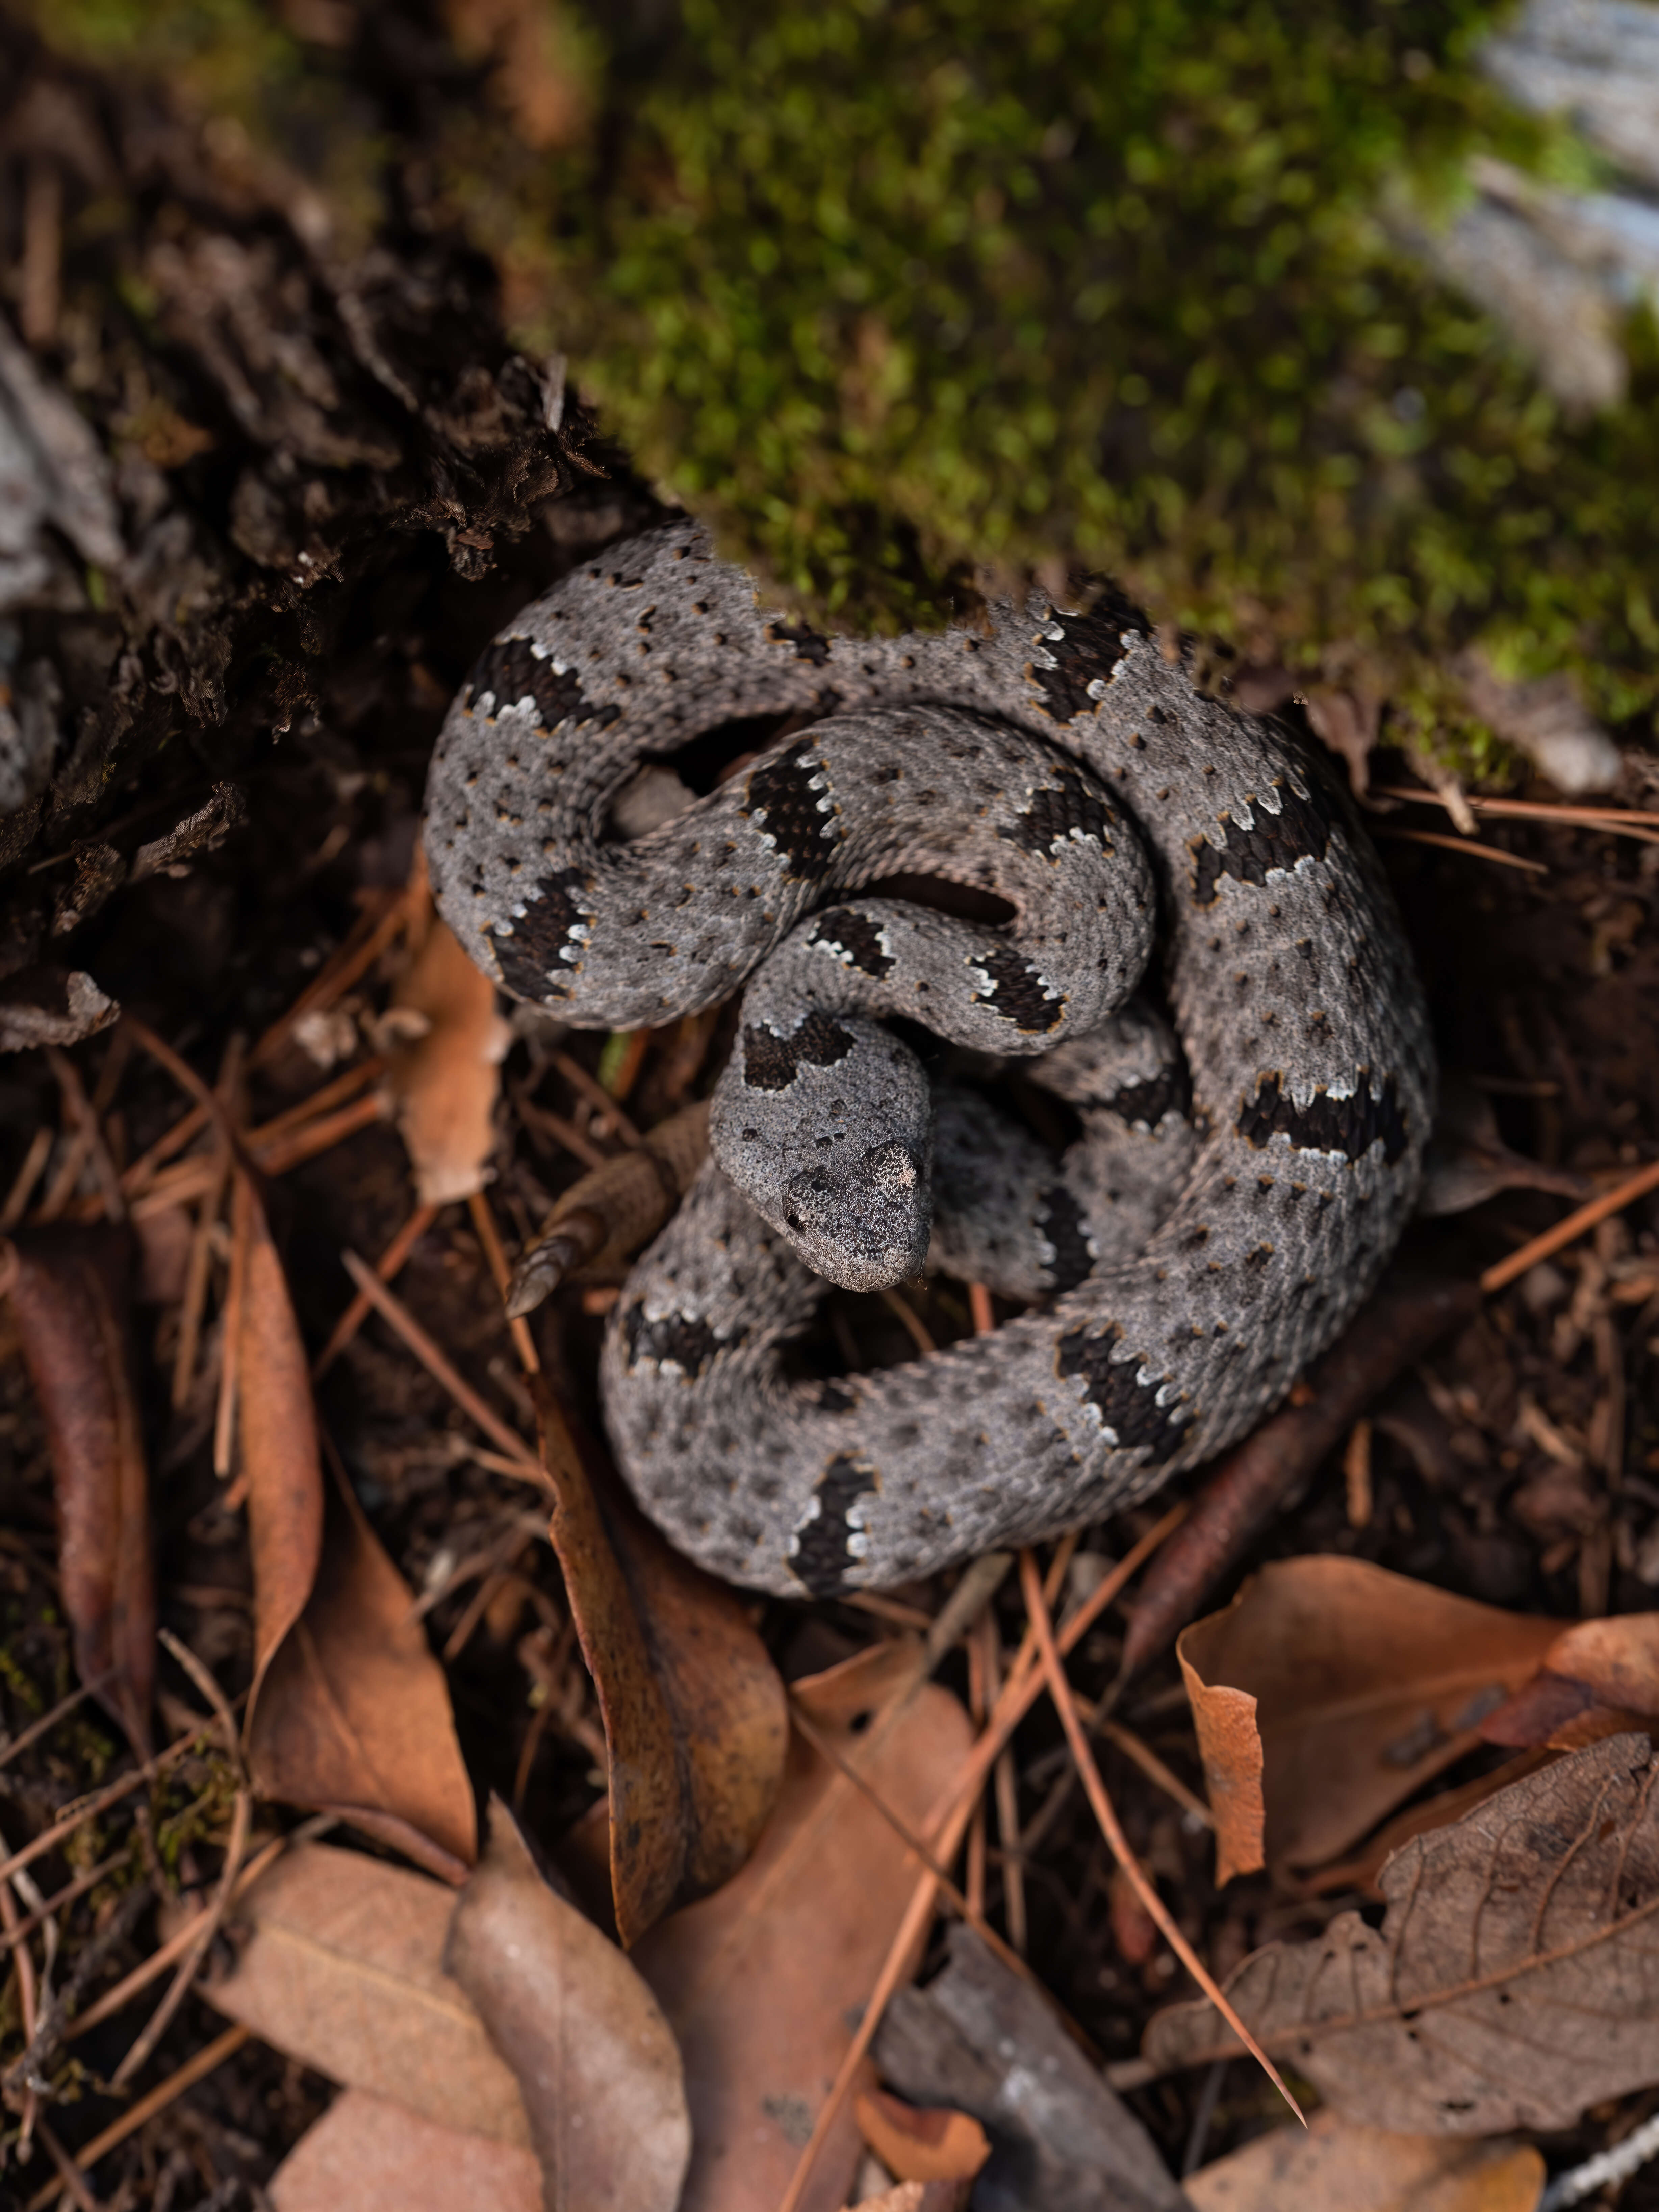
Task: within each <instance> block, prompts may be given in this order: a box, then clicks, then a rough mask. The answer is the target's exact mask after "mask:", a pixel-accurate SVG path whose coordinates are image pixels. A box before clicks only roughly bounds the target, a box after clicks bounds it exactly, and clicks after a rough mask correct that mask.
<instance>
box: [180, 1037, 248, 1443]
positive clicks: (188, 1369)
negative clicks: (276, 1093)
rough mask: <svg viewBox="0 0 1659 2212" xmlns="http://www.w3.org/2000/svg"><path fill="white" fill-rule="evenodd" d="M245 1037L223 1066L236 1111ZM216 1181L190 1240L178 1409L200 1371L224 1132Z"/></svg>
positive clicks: (225, 1150) (221, 1190)
mask: <svg viewBox="0 0 1659 2212" xmlns="http://www.w3.org/2000/svg"><path fill="white" fill-rule="evenodd" d="M241 1059H242V1039H241V1037H240V1035H238V1036H233V1037H232V1039H231V1041H230V1042H229V1044H228V1046H227V1048H226V1049H225V1056H224V1059H223V1060H222V1062H221V1063H220V1067H219V1096H220V1098H221V1100H222V1103H223V1104H224V1106H225V1109H226V1110H227V1111H228V1112H230V1111H234V1103H235V1097H236V1085H237V1080H238V1077H239V1075H240V1069H241ZM213 1161H214V1171H213V1181H212V1182H211V1184H210V1186H209V1188H208V1189H207V1191H206V1192H205V1193H204V1195H203V1198H202V1202H201V1209H200V1211H199V1212H198V1213H197V1217H196V1228H195V1231H194V1233H193V1234H192V1236H191V1240H190V1259H189V1261H188V1263H187V1265H186V1267H185V1296H184V1302H183V1304H182V1305H181V1307H180V1308H179V1344H178V1349H177V1351H176V1352H175V1353H174V1355H173V1408H174V1410H175V1412H176V1411H177V1410H179V1408H180V1407H183V1406H184V1405H185V1402H186V1401H187V1400H188V1398H189V1396H190V1386H191V1383H192V1382H193V1381H194V1379H195V1375H196V1354H197V1350H198V1348H199V1346H200V1343H201V1336H202V1315H203V1312H204V1309H205V1307H206V1304H207V1288H208V1263H209V1261H210V1258H211V1256H212V1237H213V1230H214V1226H215V1224H216V1222H217V1221H218V1218H219V1209H220V1207H221V1206H222V1205H223V1204H224V1198H225V1186H226V1184H227V1183H228V1182H229V1181H230V1170H231V1149H230V1146H229V1145H228V1143H227V1142H226V1140H225V1139H224V1137H223V1136H222V1135H221V1137H220V1139H219V1142H218V1143H217V1145H216V1146H215V1147H214V1155H213Z"/></svg>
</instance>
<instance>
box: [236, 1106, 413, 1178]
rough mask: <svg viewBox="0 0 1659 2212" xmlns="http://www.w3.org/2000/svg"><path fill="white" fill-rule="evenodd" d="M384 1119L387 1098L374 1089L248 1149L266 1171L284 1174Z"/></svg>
mask: <svg viewBox="0 0 1659 2212" xmlns="http://www.w3.org/2000/svg"><path fill="white" fill-rule="evenodd" d="M385 1119H386V1101H385V1100H384V1099H383V1098H382V1097H380V1093H379V1092H378V1091H374V1092H371V1093H370V1095H369V1096H368V1097H366V1098H356V1099H354V1100H353V1101H352V1103H351V1104H350V1105H349V1106H342V1107H340V1108H339V1109H337V1111H336V1112H335V1113H332V1114H323V1115H319V1116H318V1117H317V1119H316V1120H315V1121H304V1122H302V1123H301V1125H300V1127H298V1128H297V1129H289V1130H288V1131H287V1132H286V1133H284V1134H283V1135H282V1136H280V1137H276V1138H273V1139H270V1140H269V1141H267V1142H261V1143H258V1144H254V1143H250V1144H249V1146H248V1149H249V1151H250V1152H252V1155H253V1158H255V1159H256V1160H257V1161H258V1164H259V1165H260V1166H261V1167H262V1168H263V1169H264V1172H265V1173H266V1174H267V1175H273V1176H279V1175H287V1174H288V1173H289V1170H291V1169H294V1168H297V1167H302V1166H303V1165H304V1164H305V1163H306V1162H307V1160H314V1159H315V1158H316V1157H317V1155H318V1154H319V1152H332V1150H333V1149H334V1147H335V1146H336V1145H339V1144H343V1143H344V1141H345V1139H347V1138H348V1137H355V1136H356V1133H357V1132H358V1130H359V1129H368V1128H372V1127H374V1123H375V1122H376V1121H385Z"/></svg>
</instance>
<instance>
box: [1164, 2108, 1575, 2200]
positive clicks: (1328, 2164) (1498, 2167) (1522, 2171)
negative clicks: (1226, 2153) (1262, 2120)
mask: <svg viewBox="0 0 1659 2212" xmlns="http://www.w3.org/2000/svg"><path fill="white" fill-rule="evenodd" d="M1543 2186H1544V2161H1543V2160H1542V2159H1541V2157H1540V2156H1539V2154H1538V2153H1537V2152H1536V2151H1535V2150H1534V2149H1533V2148H1532V2147H1531V2145H1530V2144H1528V2143H1516V2142H1506V2141H1504V2140H1503V2139H1502V2138H1501V2137H1500V2138H1499V2139H1498V2141H1496V2142H1464V2141H1462V2140H1460V2139H1458V2138H1457V2137H1455V2136H1401V2135H1390V2134H1389V2132H1388V2131H1387V2130H1385V2129H1383V2128H1368V2127H1363V2126H1361V2125H1360V2124H1358V2122H1356V2121H1353V2120H1345V2119H1343V2118H1341V2117H1340V2114H1338V2113H1336V2112H1316V2113H1315V2114H1314V2116H1313V2118H1312V2119H1311V2120H1310V2122H1309V2124H1308V2125H1307V2127H1306V2128H1305V2129H1304V2128H1274V2129H1273V2130H1270V2131H1269V2132H1268V2133H1267V2135H1265V2136H1257V2137H1256V2139H1255V2142H1251V2143H1246V2144H1245V2146H1244V2148H1243V2150H1237V2151H1234V2152H1233V2153H1232V2154H1231V2157H1228V2158H1221V2159H1217V2160H1216V2161H1215V2162H1214V2164H1213V2165H1212V2166H1205V2167H1204V2168H1203V2169H1202V2170H1201V2171H1200V2172H1197V2173H1192V2174H1188V2177H1187V2180H1186V2183H1185V2187H1186V2191H1187V2195H1188V2199H1189V2201H1190V2202H1191V2203H1192V2206H1193V2208H1194V2212H1331V2208H1332V2207H1333V2206H1335V2205H1340V2207H1341V2208H1342V2212H1535V2208H1536V2206H1537V2203H1538V2198H1539V2193H1540V2191H1541V2190H1542V2188H1543Z"/></svg>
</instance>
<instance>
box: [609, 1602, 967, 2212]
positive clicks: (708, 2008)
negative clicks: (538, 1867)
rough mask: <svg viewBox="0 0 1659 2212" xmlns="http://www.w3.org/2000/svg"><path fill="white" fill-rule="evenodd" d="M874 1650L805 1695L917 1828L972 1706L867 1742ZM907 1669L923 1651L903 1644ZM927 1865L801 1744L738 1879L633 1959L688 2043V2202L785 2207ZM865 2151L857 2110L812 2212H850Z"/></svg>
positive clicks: (822, 2177) (809, 2206) (731, 2211)
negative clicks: (863, 1729)
mask: <svg viewBox="0 0 1659 2212" xmlns="http://www.w3.org/2000/svg"><path fill="white" fill-rule="evenodd" d="M895 1650H896V1653H897V1658H898V1662H899V1663H900V1665H901V1668H904V1667H905V1666H906V1664H907V1662H912V1661H913V1657H914V1647H913V1646H912V1645H910V1644H908V1643H907V1644H900V1645H898V1646H897V1647H895V1645H893V1644H877V1645H874V1646H872V1649H871V1650H869V1651H868V1652H861V1653H860V1654H859V1655H858V1656H857V1657H855V1658H854V1659H850V1660H848V1662H847V1663H846V1664H845V1665H844V1666H842V1667H837V1668H832V1669H831V1670H830V1671H829V1673H828V1674H819V1675H815V1676H812V1677H811V1678H809V1679H808V1680H805V1681H801V1682H797V1683H796V1684H795V1685H794V1687H793V1695H794V1696H795V1697H796V1698H797V1699H799V1700H800V1701H801V1703H802V1705H804V1706H805V1709H806V1711H807V1712H808V1713H809V1715H810V1717H811V1719H812V1720H813V1721H815V1722H816V1723H817V1726H818V1728H819V1729H821V1730H822V1731H823V1732H824V1733H825V1734H826V1735H829V1737H830V1738H832V1740H833V1741H835V1742H836V1745H837V1746H838V1747H840V1749H841V1750H842V1754H843V1756H844V1757H846V1758H847V1759H849V1760H850V1761H851V1762H852V1763H853V1764H854V1765H855V1766H859V1767H860V1769H861V1770H862V1771H863V1772H864V1775H865V1778H866V1781H867V1782H868V1783H869V1784H870V1785H871V1787H872V1789H873V1790H876V1791H877V1792H878V1794H879V1795H880V1796H881V1797H882V1798H883V1799H884V1801H885V1802H886V1803H887V1804H889V1805H890V1806H891V1807H892V1808H893V1809H894V1810H895V1811H896V1813H898V1814H900V1816H901V1817H902V1819H903V1820H907V1821H908V1822H909V1823H910V1824H911V1826H913V1827H916V1828H921V1827H922V1826H924V1825H925V1823H926V1821H927V1818H928V1815H929V1814H931V1813H932V1812H933V1810H934V1808H936V1806H937V1805H938V1804H939V1802H940V1800H941V1799H942V1798H943V1797H944V1796H945V1793H946V1791H947V1790H948V1789H949V1788H950V1786H951V1781H952V1778H954V1776H955V1775H956V1774H957V1771H959V1769H960V1767H961V1765H962V1762H963V1759H964V1757H965V1756H966V1753H967V1750H968V1744H969V1724H968V1719H967V1716H966V1714H965V1713H964V1712H963V1710H962V1707H961V1706H960V1705H958V1704H957V1701H956V1699H954V1698H952V1697H951V1695H950V1694H949V1693H948V1692H945V1691H944V1690H941V1689H939V1688H937V1687H933V1686H929V1687H927V1688H926V1689H924V1690H923V1691H921V1693H920V1695H919V1696H918V1697H917V1698H916V1699H915V1703H914V1704H913V1705H911V1706H910V1707H909V1709H908V1711H906V1712H905V1713H904V1714H903V1716H902V1718H901V1719H900V1720H899V1721H898V1722H897V1723H896V1725H895V1726H894V1727H893V1728H892V1729H890V1730H877V1731H872V1735H875V1736H876V1738H877V1741H876V1742H875V1745H874V1749H873V1753H869V1752H864V1753H861V1748H860V1735H859V1733H858V1729H857V1728H856V1727H855V1725H854V1724H855V1723H861V1722H862V1720H863V1718H864V1717H866V1716H867V1715H868V1714H869V1713H870V1712H871V1711H872V1709H873V1708H874V1707H875V1706H876V1705H878V1702H879V1701H880V1698H881V1696H882V1693H883V1691H884V1688H885V1687H886V1686H888V1685H889V1684H890V1682H891V1681H892V1680H893V1668H894V1663H895ZM918 1872H919V1869H918V1867H917V1865H916V1863H915V1860H914V1859H913V1858H911V1857H910V1856H909V1854H908V1852H907V1850H906V1849H905V1847H904V1845H903V1844H902V1843H901V1842H900V1841H899V1839H898V1838H897V1837H896V1835H895V1834H894V1832H893V1830H892V1828H891V1827H890V1826H889V1825H888V1823H887V1822H886V1820H884V1819H883V1818H882V1816H881V1814H879V1813H878V1811H877V1810H876V1808H875V1807H874V1806H873V1805H872V1804H871V1803H870V1802H869V1800H868V1799H867V1798H866V1796H863V1795H862V1794H861V1792H860V1790H858V1789H857V1788H856V1787H855V1786H854V1784H852V1783H851V1782H849V1781H848V1779H847V1778H846V1777H845V1776H844V1775H842V1774H841V1773H840V1772H838V1771H836V1769H835V1768H834V1767H832V1766H831V1765H829V1764H828V1762H826V1761H825V1760H823V1759H820V1758H819V1757H818V1755H817V1753H815V1752H814V1751H812V1750H811V1747H809V1746H808V1745H807V1744H806V1743H805V1741H804V1740H803V1739H802V1738H801V1737H800V1736H799V1735H794V1736H793V1738H792V1740H791V1742H790V1746H789V1756H788V1763H787V1767H786V1769H785V1772H784V1780H783V1788H782V1790H781V1793H780V1796H779V1798H778V1802H777V1806H776V1808H775V1811H774V1813H773V1814H772V1817H771V1819H770V1820H769V1822H768V1823H767V1826H766V1830H765V1832H764V1834H763V1836H762V1838H761V1839H760V1843H759V1844H758V1845H757V1849H756V1850H755V1853H754V1856H753V1857H751V1858H750V1860H749V1862H748V1863H747V1864H746V1865H745V1866H744V1869H742V1871H741V1873H739V1874H738V1875H737V1876H736V1877H735V1878H734V1879H733V1880H732V1881H730V1882H728V1883H727V1884H726V1887H725V1888H724V1889H722V1890H720V1892H718V1893H717V1894H716V1895H714V1896H713V1897H709V1898H706V1899H704V1900H703V1901H702V1903H701V1904H698V1905H690V1906H689V1907H687V1908H686V1909H685V1910H684V1911H680V1912H678V1913H676V1914H675V1915H674V1917H673V1918H672V1919H671V1920H669V1921H666V1922H665V1923H663V1924H662V1925H661V1926H660V1927H659V1928H657V1929H653V1931H652V1933H651V1934H650V1935H649V1936H647V1937H646V1938H645V1940H644V1941H643V1942H641V1944H640V1945H639V1947H638V1948H637V1950H636V1951H635V1954H634V1958H635V1965H636V1966H638V1967H639V1969H640V1972H641V1973H642V1974H643V1975H644V1976H645V1978H646V1980H647V1982H648V1983H649V1984H651V1986H652V1988H653V1990H655V1991H656V1993H657V1996H658V1998H659V2001H660V2002H661V2004H662V2007H663V2010H664V2011H665V2013H666V2015H667V2016H668V2020H669V2022H670V2024H671V2027H673V2029H674V2031H675V2033H676V2034H677V2035H678V2038H679V2042H680V2048H681V2050H682V2051H684V2054H685V2068H686V2093H687V2095H688V2098H689V2100H690V2107H691V2122H692V2130H693V2144H694V2148H693V2152H692V2159H691V2171H690V2176H689V2178H688V2180H687V2183H686V2189H685V2195H684V2198H683V2199H682V2212H775V2206H776V2204H777V2203H778V2200H779V2199H780V2198H781V2196H782V2195H783V2192H784V2191H785V2189H786V2187H787V2185H788V2183H789V2179H790V2177H791V2175H792V2174H793V2172H794V2167H795V2162H796V2160H797V2159H798V2158H799V2154H800V2146H801V2144H802V2143H804V2142H805V2141H806V2139H807V2136H809V2134H810V2133H811V2127H812V2122H813V2119H814V2117H815V2115H816V2114H817V2110H818V2107H819V2106H820V2105H821V2104H822V2103H823V2098H824V2094H825V2092H826V2090H827V2088H828V2087H829V2082H830V2081H831V2080H832V2079H833V2078H834V2075H835V2073H836V2068H837V2067H838V2065H839V2064H840V2063H841V2061H842V2056H843V2054H844V2053H845V2051H846V2050H847V2047H848V2040H849V2038H850V2036H851V2033H852V2023H853V2022H854V2021H855V2020H856V2019H857V2017H858V2008H859V2007H860V2006H861V2005H862V2004H863V2003H864V2002H865V2000H866V1998H867V1997H868V1996H869V1994H870V1990H871V1987H872V1984H873V1983H874V1981H875V1978H876V1975H877V1973H878V1971H879V1969H880V1967H881V1964H882V1961H883V1960H884V1957H885V1955H886V1952H887V1948H888V1946H889V1945H890V1943H891V1942H892V1940H893V1936H894V1934H895V1932H896V1929H898V1926H899V1923H900V1922H901V1921H902V1918H903V1916H904V1911H905V1908H906V1906H907V1905H908V1903H909V1900H910V1895H911V1893H912V1891H913V1890H914V1889H915V1883H916V1877H917V1874H918ZM859 2152H860V2145H859V2136H858V2130H857V2128H856V2126H855V2124H854V2119H853V2115H852V2112H850V2111H847V2112H844V2113H843V2115H842V2120H841V2122H840V2123H839V2124H837V2126H836V2130H834V2131H833V2132H832V2134H831V2135H830V2136H829V2141H828V2142H826V2143H825V2145H824V2148H823V2154H822V2156H821V2157H820V2158H819V2160H818V2161H817V2166H816V2167H815V2169H814V2172H813V2178H812V2180H811V2185H809V2188H808V2191H807V2193H806V2196H805V2198H804V2199H803V2202H802V2207H801V2212H838V2208H839V2207H840V2206H841V2205H842V2203H844V2201H845V2198H846V2194H847V2190H848V2184H849V2183H850V2182H851V2180H852V2178H853V2172H854V2167H855V2166H856V2165H857V2163H858V2159H859Z"/></svg>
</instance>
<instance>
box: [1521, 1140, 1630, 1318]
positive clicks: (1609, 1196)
mask: <svg viewBox="0 0 1659 2212" xmlns="http://www.w3.org/2000/svg"><path fill="white" fill-rule="evenodd" d="M1650 1190H1659V1160H1650V1161H1649V1162H1648V1164H1647V1165H1646V1167H1644V1168H1638V1170H1637V1171H1636V1173H1635V1174H1634V1175H1633V1176H1629V1177H1627V1178H1626V1181H1625V1182H1620V1183H1615V1184H1614V1185H1613V1188H1612V1189H1611V1190H1604V1191H1603V1192H1602V1194H1601V1197H1600V1198H1593V1199H1591V1200H1590V1201H1589V1205H1588V1206H1579V1207H1578V1209H1577V1212H1573V1213H1570V1214H1568V1216H1567V1218H1566V1219H1565V1221H1558V1222H1557V1223H1556V1225H1555V1226H1554V1228H1553V1229H1547V1230H1546V1231H1544V1233H1543V1235H1542V1236H1541V1237H1533V1238H1531V1239H1530V1241H1529V1242H1528V1243H1525V1244H1523V1245H1522V1247H1521V1249H1520V1250H1519V1251H1518V1252H1511V1253H1510V1256H1509V1258H1508V1259H1507V1260H1499V1261H1498V1263H1497V1265H1496V1266H1495V1267H1488V1268H1487V1269H1486V1273H1485V1274H1483V1275H1482V1276H1481V1278H1480V1287H1481V1289H1482V1290H1483V1291H1486V1294H1487V1295H1488V1297H1490V1296H1491V1294H1492V1291H1501V1290H1504V1289H1505V1288H1506V1287H1507V1286H1508V1285H1510V1283H1512V1282H1514V1281H1516V1279H1517V1278H1518V1277H1520V1276H1522V1275H1524V1274H1526V1273H1528V1272H1529V1271H1530V1270H1531V1269H1532V1268H1534V1267H1536V1266H1537V1264H1538V1262H1539V1261H1541V1260H1548V1259H1550V1258H1552V1257H1553V1255H1555V1254H1556V1253H1557V1252H1559V1250H1560V1249H1561V1248H1562V1246H1563V1245H1564V1244H1571V1243H1576V1242H1577V1239H1578V1238H1579V1237H1582V1236H1583V1234H1584V1231H1586V1230H1587V1229H1594V1228H1595V1225H1596V1223H1597V1222H1598V1221H1605V1220H1606V1219H1607V1217H1608V1215H1609V1214H1613V1213H1620V1212H1623V1210H1624V1208H1625V1207H1626V1206H1631V1205H1633V1204H1634V1203H1635V1201H1636V1200H1638V1198H1643V1197H1645V1196H1646V1194H1647V1193H1648V1192H1649V1191H1650Z"/></svg>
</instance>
